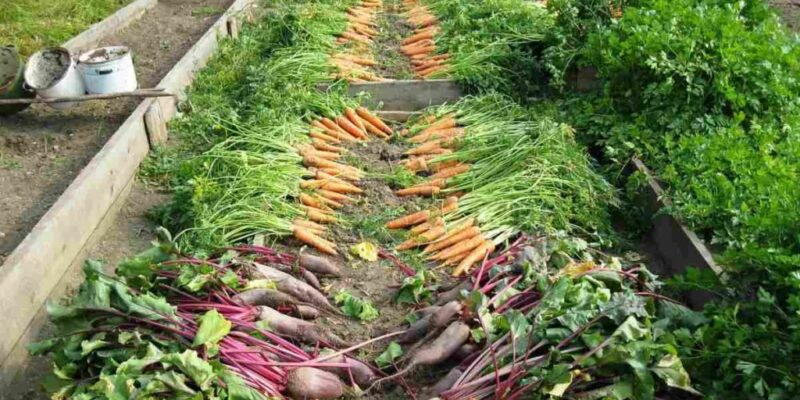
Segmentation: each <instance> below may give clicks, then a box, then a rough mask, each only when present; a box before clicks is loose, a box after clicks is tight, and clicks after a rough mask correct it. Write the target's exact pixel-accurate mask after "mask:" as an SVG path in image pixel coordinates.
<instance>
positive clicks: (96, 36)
mask: <svg viewBox="0 0 800 400" xmlns="http://www.w3.org/2000/svg"><path fill="white" fill-rule="evenodd" d="M156 4H158V0H136V1H134V2H133V3H131V4H128V5H127V6H125V7H122V8H120V9H119V10H117V11H116V12H115V13H114V14H111V15H110V16H108V17H106V18H105V19H104V20H102V21H100V22H98V23H96V24H94V25H92V26H90V27H89V28H88V29H86V30H85V31H83V32H81V33H80V34H78V36H75V37H73V38H72V39H70V40H68V41H67V42H66V43H64V44H63V46H64V48H66V49H67V50H69V51H71V52H73V53H79V52H82V51H86V50H90V49H91V48H92V47H94V46H97V44H98V43H100V41H101V40H103V38H105V37H106V36H108V35H110V34H112V33H114V32H117V31H119V30H121V29H124V28H125V27H126V26H128V25H129V24H130V23H131V22H133V21H136V20H137V19H139V18H140V17H141V16H142V15H144V13H145V12H147V10H149V9H151V8H153V7H155V6H156Z"/></svg>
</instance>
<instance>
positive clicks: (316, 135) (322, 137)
mask: <svg viewBox="0 0 800 400" xmlns="http://www.w3.org/2000/svg"><path fill="white" fill-rule="evenodd" d="M308 136H309V137H311V138H312V139H316V140H321V141H324V142H331V143H341V142H342V141H341V140H339V138H338V137H334V136H331V135H327V134H325V133H322V132H319V131H315V130H312V131H310V132H309V133H308Z"/></svg>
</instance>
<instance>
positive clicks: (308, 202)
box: [300, 193, 326, 208]
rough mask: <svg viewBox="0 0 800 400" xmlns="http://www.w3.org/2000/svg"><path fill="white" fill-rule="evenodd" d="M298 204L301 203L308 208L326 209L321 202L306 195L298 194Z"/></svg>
mask: <svg viewBox="0 0 800 400" xmlns="http://www.w3.org/2000/svg"><path fill="white" fill-rule="evenodd" d="M300 202H301V203H303V204H304V205H307V206H310V207H315V208H323V207H326V206H325V205H324V204H323V203H322V201H320V200H319V199H316V198H314V197H311V196H309V195H307V194H305V193H300Z"/></svg>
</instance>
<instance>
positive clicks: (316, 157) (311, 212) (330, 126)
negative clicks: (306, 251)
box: [292, 107, 393, 255]
mask: <svg viewBox="0 0 800 400" xmlns="http://www.w3.org/2000/svg"><path fill="white" fill-rule="evenodd" d="M392 133H393V131H392V128H391V127H389V126H388V125H387V124H386V123H384V122H383V121H382V120H381V119H380V118H378V117H377V116H375V115H374V114H372V113H371V112H369V110H367V109H366V108H363V107H358V108H356V109H352V108H346V109H345V110H344V114H343V115H341V116H338V117H336V118H335V119H333V120H332V119H330V118H320V119H316V120H313V121H311V123H310V126H309V132H308V135H309V137H310V138H311V143H310V144H306V145H303V146H300V147H299V148H298V153H299V154H300V155H301V156H302V157H303V164H304V165H305V166H306V167H307V168H308V169H309V171H310V172H311V175H312V176H313V179H308V180H304V181H302V182H301V183H300V187H301V189H303V190H304V192H303V193H301V194H300V196H299V200H300V203H301V207H302V208H303V210H304V211H305V215H306V218H307V219H296V220H294V222H293V227H292V230H293V233H294V236H295V238H296V239H298V240H299V241H301V242H303V243H305V244H307V245H309V246H312V247H314V248H315V249H317V250H319V251H321V252H323V253H326V254H330V255H335V254H337V251H336V246H335V245H334V243H332V242H330V241H328V240H327V239H325V236H326V235H327V233H328V229H327V227H326V226H325V224H333V223H336V222H337V221H338V220H337V218H336V210H337V209H340V208H342V207H344V205H345V204H347V203H349V202H351V201H352V200H353V199H352V198H351V197H350V196H349V195H352V194H360V193H362V192H363V190H362V189H360V188H359V187H358V186H356V184H357V183H358V182H359V181H360V180H361V177H362V175H363V173H362V172H361V171H360V170H359V169H357V168H355V167H352V166H349V165H346V164H342V163H340V162H338V160H339V159H340V158H341V156H342V153H343V152H344V151H345V149H344V147H342V146H340V145H341V144H342V143H345V142H355V141H361V140H368V138H369V135H374V136H377V137H379V138H382V139H388V138H390V137H391V135H392Z"/></svg>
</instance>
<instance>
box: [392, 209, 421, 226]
mask: <svg viewBox="0 0 800 400" xmlns="http://www.w3.org/2000/svg"><path fill="white" fill-rule="evenodd" d="M430 215H431V212H430V211H428V210H423V211H419V212H415V213H413V214H409V215H406V216H404V217H400V218H398V219H395V220H392V221H389V222H387V223H386V228H387V229H400V228H405V227H407V226H412V225H416V224H418V223H420V222H422V221H425V220H427V219H428V217H430Z"/></svg>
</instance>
